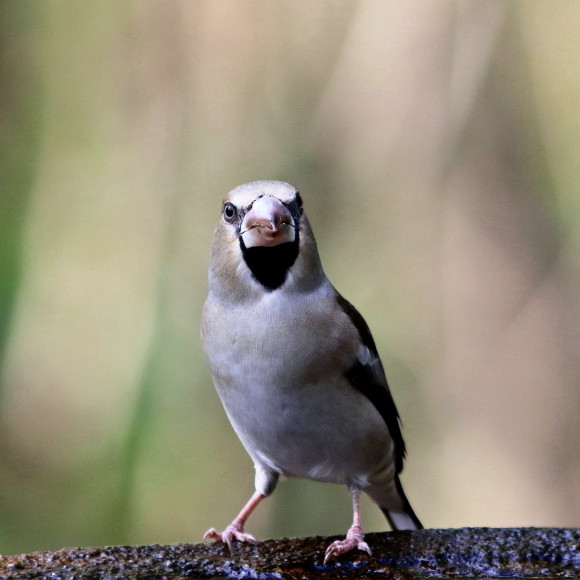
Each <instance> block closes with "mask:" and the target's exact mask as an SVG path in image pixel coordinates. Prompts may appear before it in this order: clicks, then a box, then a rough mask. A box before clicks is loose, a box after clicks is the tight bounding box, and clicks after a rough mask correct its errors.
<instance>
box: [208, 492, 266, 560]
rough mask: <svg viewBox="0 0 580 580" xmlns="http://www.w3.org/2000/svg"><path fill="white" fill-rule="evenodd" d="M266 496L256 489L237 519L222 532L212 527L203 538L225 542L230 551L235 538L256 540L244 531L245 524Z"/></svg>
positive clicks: (244, 540)
mask: <svg viewBox="0 0 580 580" xmlns="http://www.w3.org/2000/svg"><path fill="white" fill-rule="evenodd" d="M265 497H266V496H265V495H264V494H262V493H260V492H259V491H256V492H255V493H254V495H253V496H252V497H251V498H250V500H249V501H248V503H247V504H246V505H245V506H244V507H243V508H242V511H241V512H240V513H239V514H238V515H237V517H236V519H235V520H234V521H233V522H232V523H231V524H230V525H229V526H228V527H227V528H226V529H225V530H224V531H223V532H222V533H221V534H220V533H219V532H217V531H216V530H215V529H214V528H211V529H209V530H208V531H207V532H206V533H205V535H204V536H203V539H204V540H217V541H218V542H224V543H225V544H227V545H228V547H229V548H230V551H231V550H232V542H233V541H234V540H237V541H238V542H255V541H256V538H254V536H252V535H251V534H246V533H245V532H244V524H245V523H246V520H247V519H248V518H249V517H250V514H251V513H252V512H253V511H254V510H255V509H256V506H257V505H258V504H259V503H260V502H261V501H262V500H263V499H264V498H265Z"/></svg>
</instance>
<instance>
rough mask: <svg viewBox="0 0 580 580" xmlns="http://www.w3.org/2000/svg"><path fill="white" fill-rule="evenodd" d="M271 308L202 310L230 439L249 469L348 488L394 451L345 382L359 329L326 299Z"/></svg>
mask: <svg viewBox="0 0 580 580" xmlns="http://www.w3.org/2000/svg"><path fill="white" fill-rule="evenodd" d="M272 298H273V297H272V296H270V299H269V300H263V301H260V302H259V303H257V304H255V305H254V306H253V307H251V308H247V307H246V308H245V309H243V310H242V309H240V310H237V309H223V308H221V307H219V306H218V305H212V304H211V302H210V303H208V304H207V305H206V309H205V313H204V344H205V349H206V352H207V354H208V359H209V361H210V366H211V369H212V374H213V377H214V382H215V385H216V388H217V390H218V393H219V395H220V398H221V399H222V402H223V405H224V408H225V410H226V412H227V414H228V416H229V418H230V421H231V422H232V425H233V426H234V429H235V430H236V432H237V434H238V436H239V437H240V439H241V441H242V443H243V444H244V446H245V447H246V449H247V450H248V452H249V453H250V455H252V457H253V458H254V460H255V461H256V460H258V461H260V462H262V463H264V464H266V465H269V466H270V467H271V468H275V469H277V470H278V471H280V472H282V473H285V474H286V475H296V476H301V477H310V478H312V479H319V480H323V481H336V482H344V481H347V480H349V478H350V479H352V477H356V473H365V472H366V473H369V472H370V471H372V470H373V469H374V466H376V465H378V464H380V463H381V462H382V461H384V459H385V454H386V453H388V448H389V446H390V445H391V442H390V437H389V434H388V429H387V427H386V425H385V424H384V421H383V420H382V419H381V417H380V415H379V414H378V412H377V411H376V410H375V408H374V407H373V405H372V403H370V401H368V400H367V399H366V397H364V396H363V395H361V394H360V393H359V392H358V391H357V390H356V389H354V388H353V387H352V386H351V385H350V384H349V382H348V380H347V378H346V374H345V372H346V370H347V369H348V368H349V367H350V365H351V364H352V361H353V360H354V359H355V356H356V348H357V345H358V336H357V334H356V329H354V327H353V326H352V325H350V324H348V323H347V319H346V317H343V315H342V313H341V311H340V310H338V309H334V308H330V305H329V307H327V308H325V302H324V297H323V299H322V300H320V299H318V300H316V301H314V300H313V301H310V300H302V301H301V302H300V301H299V303H298V304H295V303H294V304H284V301H283V300H282V301H275V300H272ZM353 473H355V475H354V476H353Z"/></svg>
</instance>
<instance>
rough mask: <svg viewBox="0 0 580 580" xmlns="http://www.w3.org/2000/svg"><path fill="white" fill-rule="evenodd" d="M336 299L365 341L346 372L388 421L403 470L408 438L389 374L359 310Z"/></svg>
mask: <svg viewBox="0 0 580 580" xmlns="http://www.w3.org/2000/svg"><path fill="white" fill-rule="evenodd" d="M337 302H338V305H339V306H340V308H341V309H342V310H343V311H344V312H345V314H346V315H347V316H348V317H349V318H350V320H351V322H352V323H353V324H354V326H355V327H356V329H357V330H358V333H359V335H360V338H361V341H362V345H361V349H360V351H359V352H360V354H359V356H358V357H357V360H356V361H355V362H354V364H353V365H352V366H351V367H350V369H348V371H347V373H346V376H347V378H348V380H349V381H350V383H351V384H352V385H353V387H355V388H356V389H357V390H358V391H360V392H361V393H362V394H363V395H365V397H367V398H368V399H369V400H370V401H371V403H372V404H373V405H374V406H375V408H376V409H377V411H378V412H379V413H380V414H381V417H382V418H383V419H384V421H385V423H386V424H387V427H388V428H389V433H390V434H391V438H392V439H393V442H394V445H395V467H396V472H397V473H400V472H401V471H402V470H403V460H404V458H405V442H404V440H403V435H402V433H401V425H400V419H399V413H398V411H397V407H396V406H395V401H394V400H393V397H392V395H391V391H390V390H389V385H388V383H387V377H386V375H385V371H384V369H383V365H382V363H381V359H380V358H379V354H378V352H377V347H376V345H375V341H374V340H373V337H372V334H371V331H370V329H369V327H368V325H367V323H366V322H365V319H364V318H363V317H362V315H361V314H360V313H359V311H358V310H357V309H356V308H355V307H354V306H353V305H352V304H351V303H350V302H349V301H348V300H346V299H345V298H343V297H342V296H341V295H340V294H338V293H337Z"/></svg>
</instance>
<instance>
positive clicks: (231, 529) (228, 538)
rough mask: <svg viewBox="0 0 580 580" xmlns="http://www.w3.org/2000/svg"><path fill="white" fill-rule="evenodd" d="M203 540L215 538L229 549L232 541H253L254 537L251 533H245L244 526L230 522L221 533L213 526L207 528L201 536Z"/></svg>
mask: <svg viewBox="0 0 580 580" xmlns="http://www.w3.org/2000/svg"><path fill="white" fill-rule="evenodd" d="M203 539H204V540H216V542H223V543H224V544H227V545H228V547H229V549H230V551H231V549H232V542H234V541H238V542H255V541H256V538H254V536H252V535H251V534H246V533H245V532H244V528H243V527H242V526H240V525H236V524H230V525H229V526H228V527H227V528H226V529H225V530H224V531H223V532H222V533H221V534H220V533H219V532H218V531H216V530H215V529H214V528H211V529H209V530H208V531H207V532H206V533H205V534H204V536H203Z"/></svg>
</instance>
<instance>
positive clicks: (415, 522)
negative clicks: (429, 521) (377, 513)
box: [381, 476, 423, 530]
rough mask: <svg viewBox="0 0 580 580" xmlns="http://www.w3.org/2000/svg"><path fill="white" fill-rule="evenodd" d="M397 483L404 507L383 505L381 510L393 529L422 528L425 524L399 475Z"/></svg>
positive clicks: (396, 479) (396, 477) (396, 478)
mask: <svg viewBox="0 0 580 580" xmlns="http://www.w3.org/2000/svg"><path fill="white" fill-rule="evenodd" d="M395 484H396V487H397V492H398V495H399V498H400V500H401V503H402V507H401V508H400V509H392V508H385V507H381V511H382V512H383V513H384V514H385V517H386V518H387V521H388V522H389V525H390V526H391V528H392V529H393V530H422V529H423V524H422V523H421V521H420V520H419V518H418V517H417V516H416V515H415V512H414V511H413V508H412V507H411V504H410V503H409V500H408V499H407V496H406V495H405V492H404V491H403V486H402V485H401V482H400V481H399V477H398V476H395Z"/></svg>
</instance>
